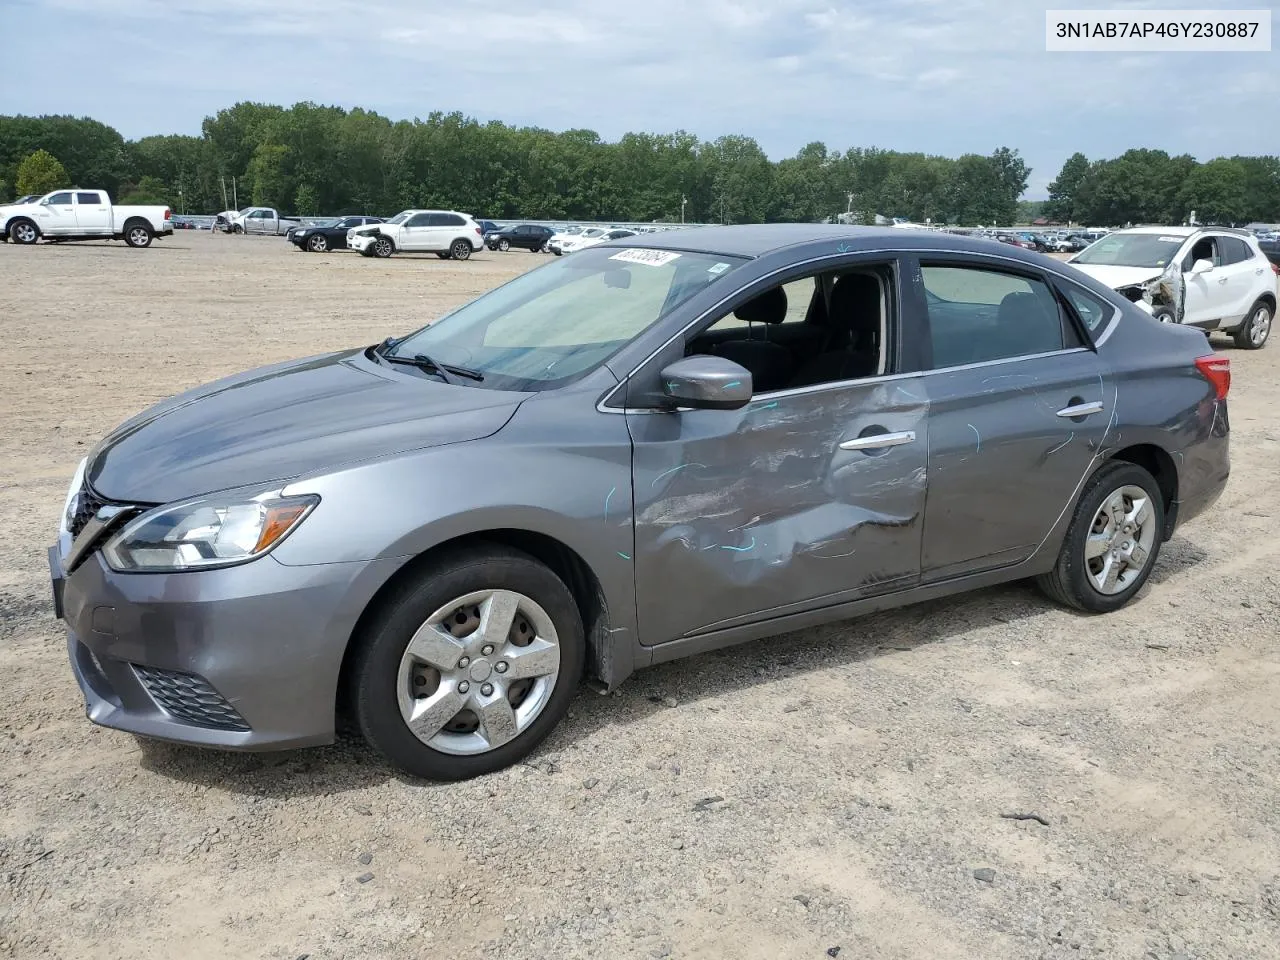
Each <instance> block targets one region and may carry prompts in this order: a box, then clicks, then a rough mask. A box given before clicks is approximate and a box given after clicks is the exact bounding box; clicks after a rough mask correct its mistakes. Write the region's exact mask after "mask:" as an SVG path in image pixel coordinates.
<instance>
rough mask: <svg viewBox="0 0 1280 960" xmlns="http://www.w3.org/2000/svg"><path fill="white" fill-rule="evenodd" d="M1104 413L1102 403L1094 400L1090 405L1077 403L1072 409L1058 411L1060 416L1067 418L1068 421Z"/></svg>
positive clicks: (1064, 408)
mask: <svg viewBox="0 0 1280 960" xmlns="http://www.w3.org/2000/svg"><path fill="white" fill-rule="evenodd" d="M1101 412H1102V401H1101V400H1094V401H1092V402H1090V403H1077V404H1074V405H1073V406H1070V407H1063V408H1062V409H1061V410H1059V411H1058V416H1060V417H1065V418H1067V419H1068V420H1071V419H1074V418H1076V417H1087V416H1090V415H1092V414H1095V413H1101Z"/></svg>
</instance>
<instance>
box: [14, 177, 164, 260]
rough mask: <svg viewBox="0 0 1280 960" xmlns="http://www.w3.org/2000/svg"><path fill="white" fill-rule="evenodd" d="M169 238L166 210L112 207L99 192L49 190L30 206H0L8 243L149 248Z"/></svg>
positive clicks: (107, 197) (159, 207)
mask: <svg viewBox="0 0 1280 960" xmlns="http://www.w3.org/2000/svg"><path fill="white" fill-rule="evenodd" d="M172 234H173V213H172V212H171V211H170V210H169V208H168V207H164V206H117V205H115V204H113V203H112V202H111V198H110V197H109V196H107V192H106V191H105V190H81V189H79V188H77V189H74V190H55V191H54V192H53V193H46V194H45V195H44V196H43V197H41V198H40V199H39V200H37V201H32V202H31V203H23V204H9V205H8V206H3V207H0V240H6V241H7V240H12V241H13V242H14V243H22V244H31V243H35V242H36V241H38V240H40V239H42V238H43V239H45V240H50V241H55V242H61V241H63V240H123V241H124V242H125V243H127V244H128V245H129V246H131V247H149V246H151V241H152V240H154V239H155V238H156V237H167V236H171V235H172Z"/></svg>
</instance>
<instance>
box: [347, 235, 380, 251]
mask: <svg viewBox="0 0 1280 960" xmlns="http://www.w3.org/2000/svg"><path fill="white" fill-rule="evenodd" d="M377 239H378V238H377V237H362V236H360V235H358V234H357V235H356V236H354V237H351V236H348V237H347V246H348V247H350V248H351V249H352V250H356V251H358V252H364V251H365V250H368V249H369V248H370V247H371V246H373V242H374V241H375V240H377Z"/></svg>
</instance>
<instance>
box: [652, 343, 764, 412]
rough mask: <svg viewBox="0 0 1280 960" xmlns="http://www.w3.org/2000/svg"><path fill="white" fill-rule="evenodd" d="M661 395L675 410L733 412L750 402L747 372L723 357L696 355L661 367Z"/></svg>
mask: <svg viewBox="0 0 1280 960" xmlns="http://www.w3.org/2000/svg"><path fill="white" fill-rule="evenodd" d="M661 376H662V395H663V396H664V397H666V398H667V400H669V401H671V403H673V404H674V405H675V406H677V407H693V408H694V409H697V410H737V409H739V408H741V407H745V406H746V405H747V404H748V403H750V402H751V393H752V385H751V372H750V371H749V370H747V368H746V367H743V366H739V365H738V364H736V363H734V362H733V361H732V360H726V359H725V358H724V357H713V356H707V355H705V354H700V355H696V356H692V357H685V358H683V359H681V360H677V361H675V362H674V363H669V364H667V366H665V367H663V368H662V374H661Z"/></svg>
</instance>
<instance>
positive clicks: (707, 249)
mask: <svg viewBox="0 0 1280 960" xmlns="http://www.w3.org/2000/svg"><path fill="white" fill-rule="evenodd" d="M607 243H612V244H620V245H625V246H628V247H643V248H646V249H653V250H685V251H691V252H699V253H711V254H722V255H725V256H737V257H761V256H764V255H765V254H769V253H773V252H775V251H778V250H782V249H786V248H793V247H805V246H812V247H815V248H817V252H820V251H821V250H822V249H823V248H824V247H825V246H826V245H828V244H836V245H838V246H839V247H840V251H839V252H841V253H857V252H859V251H875V250H947V251H955V252H957V253H990V252H991V250H992V243H993V241H991V240H988V239H985V238H971V237H965V236H961V235H959V234H954V233H943V232H941V231H937V230H897V229H894V228H892V227H852V226H843V225H839V224H823V223H759V224H741V225H735V226H728V227H684V228H681V229H678V230H664V231H662V232H660V233H644V234H637V235H636V236H634V237H626V238H624V239H623V240H618V241H607ZM1006 246H1007V245H1006ZM1000 253H1001V255H1002V256H1004V257H1015V258H1018V257H1024V258H1025V259H1026V260H1027V262H1028V263H1034V264H1036V265H1042V264H1043V263H1044V260H1045V258H1044V257H1043V256H1041V255H1039V254H1035V253H1032V252H1031V251H1023V250H1020V248H1017V247H1013V248H1008V249H1005V248H1002V249H1001V251H1000Z"/></svg>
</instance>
